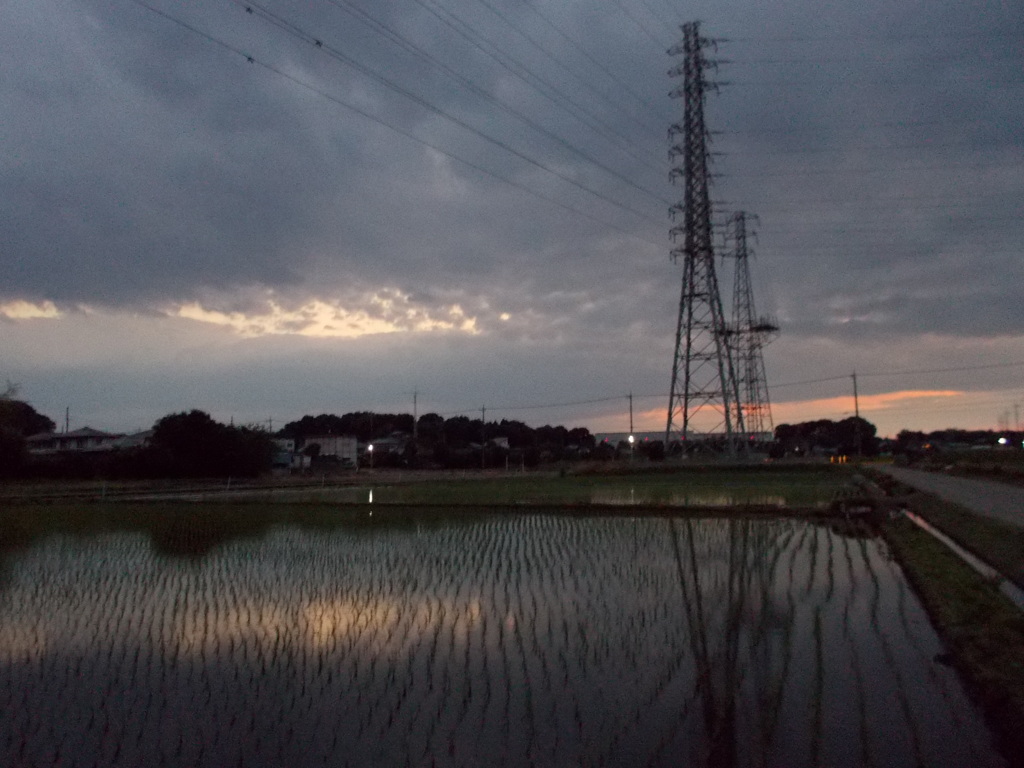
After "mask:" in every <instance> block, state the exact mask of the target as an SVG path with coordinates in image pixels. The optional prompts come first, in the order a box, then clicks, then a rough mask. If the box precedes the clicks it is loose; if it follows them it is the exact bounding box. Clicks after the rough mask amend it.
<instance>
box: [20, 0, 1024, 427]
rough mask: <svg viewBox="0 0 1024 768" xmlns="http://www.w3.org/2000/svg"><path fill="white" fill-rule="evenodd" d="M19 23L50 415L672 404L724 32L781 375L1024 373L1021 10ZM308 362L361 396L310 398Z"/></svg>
mask: <svg viewBox="0 0 1024 768" xmlns="http://www.w3.org/2000/svg"><path fill="white" fill-rule="evenodd" d="M4 16H5V24H4V25H2V28H0V67H2V70H0V71H3V72H4V76H3V78H0V110H2V114H3V121H2V128H0V135H2V137H3V146H4V147H5V153H4V155H3V157H2V158H0V212H2V216H0V273H2V275H3V280H0V310H2V315H3V317H4V318H6V319H3V322H0V354H2V355H3V359H4V360H5V366H4V368H5V369H4V370H0V375H3V376H6V377H7V378H9V379H12V380H15V381H19V382H21V383H22V385H23V391H24V394H25V395H26V396H27V397H29V399H32V400H33V401H34V402H35V403H36V405H37V407H41V408H42V409H43V410H49V411H50V412H51V415H53V412H55V411H58V409H59V411H62V410H63V407H64V406H65V405H68V404H69V403H68V401H71V402H73V403H78V406H77V410H78V411H80V412H81V413H82V416H81V418H82V419H89V420H90V421H95V422H100V421H106V422H107V423H95V424H93V426H99V427H104V426H108V427H111V428H117V427H120V428H127V427H128V426H130V425H129V424H127V423H115V422H118V417H117V414H118V413H119V412H121V411H123V409H120V408H119V407H118V403H127V402H130V403H133V404H134V405H133V406H132V409H131V410H132V413H133V414H134V415H133V416H132V418H131V422H132V423H131V425H136V424H135V423H136V422H139V424H138V425H145V422H146V421H147V420H151V419H152V418H156V417H158V416H160V415H162V413H164V412H167V410H168V409H170V408H184V407H190V406H193V405H194V406H196V407H203V406H204V404H207V406H206V407H209V408H211V409H212V410H215V411H216V412H217V415H219V416H221V417H226V416H227V415H228V414H229V412H230V414H231V415H236V414H237V415H238V416H239V418H245V417H252V418H255V417H256V416H257V415H260V417H261V418H262V416H263V415H265V414H268V413H270V414H271V415H274V416H277V417H278V418H282V419H285V418H289V419H290V418H296V417H298V416H301V415H302V413H303V412H306V411H305V409H309V408H314V407H319V408H322V409H324V410H334V411H336V412H343V411H345V410H348V409H350V408H355V407H380V408H386V407H398V406H399V405H400V404H401V403H404V402H405V399H406V394H407V392H408V391H411V390H412V389H413V388H414V387H419V388H421V389H426V390H430V391H431V392H432V393H433V394H432V396H433V398H434V401H435V405H436V408H437V410H444V409H448V410H456V409H458V408H459V407H461V406H462V405H464V404H474V403H485V402H488V401H489V402H492V403H498V402H504V403H513V402H518V403H522V404H531V403H532V404H541V403H558V402H572V401H576V400H586V399H592V398H593V399H597V398H602V397H604V396H609V397H611V396H618V395H620V394H624V393H625V392H628V391H635V392H638V393H647V394H650V395H651V397H652V400H651V401H650V404H651V408H652V410H653V409H654V408H655V405H656V404H657V402H659V401H657V399H656V397H655V396H656V395H658V396H660V395H661V394H663V393H664V394H667V385H668V375H669V367H670V363H671V353H672V344H673V334H674V330H675V313H676V310H677V306H678V290H679V279H680V269H679V266H678V265H674V264H672V263H671V262H670V261H669V259H668V251H669V248H670V244H669V241H668V237H667V233H668V228H669V226H670V223H669V221H668V218H667V208H668V205H670V204H671V203H672V202H674V201H675V200H677V199H678V198H679V196H680V194H681V193H680V191H679V190H678V189H676V188H673V187H672V186H671V185H670V184H669V183H668V169H669V165H668V161H667V156H666V152H667V147H668V142H667V138H666V135H667V129H668V126H669V125H670V124H671V122H673V121H675V120H678V119H679V117H680V109H681V104H680V103H679V102H678V101H673V100H671V99H669V98H668V92H669V91H670V90H671V89H672V88H673V87H674V86H675V85H676V82H675V81H673V80H671V79H670V78H669V77H667V76H666V71H667V70H668V69H669V67H670V66H672V65H673V63H674V62H673V60H672V59H671V57H669V56H667V55H666V49H667V48H668V47H670V46H671V45H672V44H673V43H675V42H676V41H677V39H678V38H679V37H680V33H679V29H678V25H679V24H681V23H682V22H685V21H689V20H691V19H693V18H700V19H702V23H703V26H702V31H703V32H704V33H705V34H706V35H709V36H711V37H718V38H722V41H721V42H720V43H719V44H718V47H717V49H716V50H714V51H711V52H710V54H709V55H711V56H712V57H718V58H720V59H722V60H723V62H722V64H721V65H720V66H719V68H718V69H717V70H715V71H714V72H713V73H712V74H713V75H714V77H715V79H716V80H718V81H720V82H721V86H720V88H718V89H717V90H716V91H713V92H711V93H710V94H709V96H708V105H707V116H708V122H709V128H710V129H711V130H712V131H713V135H712V144H713V147H712V148H713V150H714V151H715V152H716V154H715V156H714V163H713V167H714V171H715V172H716V178H715V183H714V189H713V193H712V196H713V197H714V198H715V200H716V201H718V203H719V204H718V206H717V212H718V214H719V216H720V217H722V218H724V216H725V215H726V214H727V213H728V212H729V211H731V210H747V211H749V212H752V213H755V214H758V215H759V217H760V223H759V226H758V229H759V234H758V237H757V240H756V242H755V243H754V246H755V252H756V259H755V265H754V267H755V276H756V279H757V284H756V286H755V288H756V290H757V292H758V293H757V299H758V309H759V310H760V311H762V312H764V313H766V314H770V315H772V316H773V317H775V318H777V319H778V321H779V324H780V325H781V327H782V334H783V335H782V337H781V338H780V340H779V341H778V342H776V343H775V344H773V345H771V346H769V347H768V349H767V350H766V361H767V366H768V371H769V377H770V379H771V380H773V381H776V382H781V383H783V384H785V383H786V382H794V381H797V380H802V379H816V378H828V377H830V376H833V375H842V374H845V373H847V372H848V371H851V370H853V369H854V368H855V367H858V368H860V370H863V371H867V372H872V371H873V372H875V373H878V374H883V373H886V372H893V373H895V372H898V371H900V370H914V369H922V370H924V369H929V370H930V369H935V368H940V367H942V364H943V363H945V362H946V361H947V354H946V353H945V352H944V351H943V350H954V349H955V350H957V352H956V354H955V355H952V356H950V357H953V356H955V357H956V360H957V363H958V365H962V366H963V367H966V368H970V367H972V366H973V367H978V366H985V365H991V364H996V363H1005V362H1018V361H1024V343H1021V333H1022V331H1024V309H1022V308H1021V303H1020V301H1019V287H1018V286H1019V285H1020V284H1021V283H1022V281H1024V262H1022V259H1021V258H1020V256H1021V245H1022V240H1024V236H1022V234H1021V232H1022V230H1021V227H1020V223H1021V214H1022V210H1021V200H1022V199H1024V77H1022V75H1021V72H1022V71H1024V45H1022V42H1024V17H1022V16H1021V15H1020V13H1019V8H1014V7H1012V4H1010V3H1000V2H992V3H987V4H982V5H980V6H979V5H978V4H971V5H970V6H967V5H965V4H962V3H954V2H946V1H945V0H943V1H942V2H938V3H929V4H909V5H908V4H901V5H900V6H898V7H895V6H893V4H891V3H886V2H881V1H880V0H877V1H872V2H867V3H858V4H845V3H830V4H826V5H822V4H820V3H809V2H795V1H794V2H786V3H773V4H771V6H770V7H768V6H765V5H764V4H759V3H741V4H735V3H729V4H726V3H711V2H705V3H691V4H684V3H676V2H669V0H614V1H611V0H609V1H608V2H593V3H589V2H579V3H556V2H552V1H551V0H531V1H530V2H515V3H512V2H508V1H507V0H408V1H403V2H394V3H385V4H380V3H372V2H369V1H368V0H337V2H329V1H328V0H324V2H316V3H307V2H297V1H291V0H265V1H264V2H261V3H258V4H254V3H244V2H231V1H230V0H218V1H217V2H209V3H203V4H191V3H178V2H173V1H172V0H146V2H132V1H131V0H33V1H31V2H29V0H12V2H10V3H8V4H7V7H6V9H5V13H4ZM721 270H722V271H721V275H720V278H721V283H722V286H723V293H724V294H725V295H726V297H728V295H729V291H730V279H731V275H730V272H729V265H728V264H727V263H725V262H723V263H722V267H721ZM90 334H92V335H90ZM317 337H322V338H317ZM937 340H938V341H937ZM40 345H45V348H43V346H40ZM897 349H898V350H901V353H900V354H899V355H892V354H890V353H891V352H892V351H893V350H897ZM210 350H213V351H212V352H210ZM254 350H259V352H258V353H257V352H254ZM208 352H209V354H210V355H211V357H210V359H207V357H206V356H205V355H206V354H207V353H208ZM253 360H255V361H256V362H253ZM99 361H102V364H99ZM296 370H299V371H303V372H304V375H305V377H306V378H305V379H304V381H306V382H307V386H308V390H310V391H317V390H321V391H323V390H326V389H328V388H329V389H330V391H331V392H332V396H331V397H317V396H310V394H309V391H306V392H305V393H303V392H302V391H301V390H302V387H299V388H298V389H296V387H295V386H294V385H290V384H286V383H285V382H287V381H289V380H290V379H289V377H290V376H293V375H294V373H293V372H294V371H296ZM356 370H358V371H359V372H360V373H359V375H356V374H355V373H354V371H356ZM169 371H174V372H176V373H174V374H173V375H170V374H169V373H168V372H169ZM186 371H187V372H188V374H187V375H186V373H185V372H186ZM342 371H344V372H345V373H344V374H342V373H341V372H342ZM290 372H292V373H290ZM182 377H185V378H189V377H191V378H192V379H194V383H193V384H192V385H190V386H185V385H184V384H182ZM933 379H934V377H930V376H924V375H922V376H921V377H918V378H917V379H914V380H912V381H905V380H901V381H899V382H895V381H890V380H887V379H885V378H884V377H882V376H880V377H879V378H877V379H876V380H874V381H875V383H874V384H872V383H871V382H872V380H871V379H870V377H869V378H868V379H866V381H867V386H869V387H872V386H874V388H875V390H876V391H877V392H884V391H887V389H891V388H892V387H894V386H896V385H897V383H898V384H900V385H901V386H911V387H918V388H921V389H928V388H930V387H932V386H933V385H934V384H935V383H936V382H935V381H934V380H933ZM953 379H954V380H952V381H949V382H944V385H946V386H958V387H960V388H963V389H968V390H975V389H978V388H979V386H980V385H979V383H978V377H971V376H970V375H969V373H964V374H963V375H962V376H961V377H960V378H959V379H957V378H956V377H953ZM169 380H173V381H177V382H178V388H177V392H178V394H179V395H184V394H185V393H187V395H188V397H184V396H165V394H166V393H167V392H168V391H169V390H168V387H166V386H164V385H158V384H157V383H156V382H161V381H163V382H167V381H169ZM89 381H93V382H103V384H102V386H100V385H98V384H97V385H93V384H88V383H87V382H89ZM382 381H383V382H386V384H385V385H383V386H382V385H381V384H380V382H382ZM986 381H987V380H986ZM76 382H77V384H76ZM375 382H376V383H375ZM984 386H986V387H989V388H991V389H992V390H993V391H994V390H996V389H998V390H999V391H1000V392H1003V391H1007V390H1012V389H1013V383H1012V381H1009V380H1004V381H1001V382H1000V381H991V382H989V381H987V383H986V384H985V385H984ZM368 390H370V391H372V392H373V393H374V397H368V396H367V395H366V392H367V391H368ZM160 393H164V394H160ZM284 393H287V395H285V394H284ZM836 393H837V392H836V387H835V386H833V387H832V388H831V391H829V387H828V386H826V387H824V388H823V387H821V386H820V385H815V386H809V387H807V388H805V389H803V390H789V391H786V390H784V389H783V390H780V393H779V395H778V396H783V395H785V396H787V397H788V396H789V395H792V397H793V398H794V399H799V398H801V397H805V398H807V399H811V398H815V397H822V396H827V395H828V394H836ZM1000 397H1002V395H1000ZM186 400H187V402H186ZM370 401H372V402H370ZM986 408H990V412H988V413H987V415H986V413H983V412H981V411H979V412H978V413H977V414H975V415H974V416H972V418H973V419H975V421H976V422H977V421H979V420H983V419H984V418H989V419H990V420H991V419H994V416H995V413H994V409H995V406H994V405H993V406H991V407H990V406H986ZM615 409H619V410H621V404H614V405H611V406H608V407H607V408H606V407H604V406H601V407H595V408H590V409H587V408H577V409H567V410H565V411H563V412H561V413H559V412H554V413H550V414H549V413H546V412H545V413H543V414H538V418H544V419H545V420H546V419H548V418H549V417H550V418H551V419H553V420H573V419H575V420H577V421H579V422H581V423H582V422H585V421H586V420H587V419H597V420H601V419H611V418H613V417H614V416H615V412H616V411H615ZM90 414H91V415H90ZM510 415H512V416H516V417H519V418H523V417H524V416H526V415H527V414H526V413H519V414H511V413H510ZM940 417H941V414H939V415H937V416H936V418H940ZM652 418H653V417H652ZM914 418H917V417H916V416H915V417H914ZM922 418H923V416H922ZM124 420H125V419H124V418H122V419H121V421H124ZM909 421H912V419H910V418H909V417H908V422H909ZM912 425H913V424H910V423H908V426H912ZM659 426H663V425H658V424H652V425H651V428H658V427H659Z"/></svg>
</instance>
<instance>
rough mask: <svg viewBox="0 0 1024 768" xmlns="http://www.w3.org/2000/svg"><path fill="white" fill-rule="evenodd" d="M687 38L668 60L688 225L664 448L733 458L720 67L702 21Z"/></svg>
mask: <svg viewBox="0 0 1024 768" xmlns="http://www.w3.org/2000/svg"><path fill="white" fill-rule="evenodd" d="M682 31H683V40H682V42H681V43H679V44H678V45H675V46H673V47H672V48H670V49H669V51H668V53H669V55H670V56H678V55H680V54H681V55H682V57H683V60H682V62H680V63H679V64H678V65H677V66H675V67H673V68H672V69H671V70H669V75H670V76H672V77H678V76H680V75H682V76H683V84H682V86H680V87H679V88H677V89H675V90H673V91H672V92H671V94H670V96H672V97H673V98H682V100H683V120H682V122H680V123H676V124H674V125H673V126H672V127H671V128H669V139H670V140H672V141H674V144H673V146H672V148H671V149H670V150H669V161H670V162H672V164H673V167H672V170H671V171H670V173H669V179H670V180H671V181H672V182H673V183H674V184H682V186H683V199H682V201H680V202H679V203H677V204H676V205H673V206H672V207H671V208H670V209H669V214H670V215H671V216H672V218H673V219H675V218H676V216H678V215H681V216H682V219H683V221H682V223H681V224H679V225H677V226H675V227H673V228H672V229H671V230H670V231H669V234H670V235H671V237H672V240H673V241H675V240H676V238H678V237H679V236H682V237H683V244H682V247H677V248H673V249H672V251H671V256H672V259H673V261H678V260H679V259H682V260H683V284H682V290H681V293H680V296H679V317H678V320H677V322H676V345H675V357H674V359H673V361H672V387H671V390H670V394H669V402H668V424H667V426H666V428H665V443H666V445H668V444H669V443H671V442H672V441H673V440H680V441H682V442H683V444H684V446H686V448H685V449H686V450H689V445H691V444H688V442H687V441H691V440H692V439H693V438H694V437H699V438H704V439H703V440H700V441H699V442H697V443H696V445H695V447H698V448H700V447H709V446H710V445H711V444H712V443H713V442H714V441H721V440H722V439H724V441H725V448H726V451H727V452H728V453H729V454H734V453H735V450H736V444H735V440H734V434H736V433H739V434H743V433H744V432H745V430H744V427H743V412H742V410H740V409H739V408H738V403H739V389H738V387H737V383H736V377H735V373H734V371H733V363H732V358H731V356H730V354H729V343H728V342H729V339H728V328H727V327H726V322H725V317H724V314H723V311H722V297H721V295H720V293H719V290H718V277H717V276H716V274H715V254H714V244H713V242H712V240H713V238H712V228H711V202H710V198H709V186H710V180H711V174H710V173H709V170H708V163H709V153H708V146H707V145H708V130H707V127H706V126H705V124H704V101H705V94H706V92H707V89H708V88H709V87H712V84H711V83H709V82H708V80H707V79H706V77H705V72H706V70H707V69H708V68H713V67H714V66H715V63H714V62H713V61H710V60H709V59H708V58H707V56H706V55H705V49H706V48H708V47H709V46H711V45H713V42H712V41H711V40H709V39H708V38H706V37H702V36H701V34H700V25H699V22H696V21H694V22H689V23H687V24H683V25H682ZM677 137H678V138H677Z"/></svg>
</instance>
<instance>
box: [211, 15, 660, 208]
mask: <svg viewBox="0 0 1024 768" xmlns="http://www.w3.org/2000/svg"><path fill="white" fill-rule="evenodd" d="M231 1H232V2H233V3H234V4H235V5H239V6H241V7H243V8H245V9H246V12H248V13H250V14H252V15H257V16H259V17H260V18H263V19H264V20H266V21H268V22H270V23H271V24H273V25H274V26H276V27H278V28H279V29H281V30H283V31H284V32H286V33H288V34H289V35H291V36H293V37H295V38H296V39H298V40H301V41H303V42H304V43H306V44H308V45H310V46H312V47H314V48H316V49H317V50H322V51H323V52H324V53H325V54H327V55H328V56H331V57H332V58H334V59H336V60H338V61H341V62H343V63H344V64H346V65H348V66H350V67H352V68H353V69H355V70H356V71H358V72H360V73H362V74H363V75H365V76H366V77H369V78H370V79H372V80H374V81H376V82H378V83H380V84H381V85H384V86H385V87H387V88H389V89H391V90H393V91H394V92H396V93H398V94H400V95H402V96H404V97H405V98H407V99H409V100H410V101H413V102H414V103H416V104H418V105H420V106H421V107H423V108H424V109H427V110H429V111H431V112H433V113H434V114H437V115H439V116H441V117H443V118H444V119H446V120H448V121H450V122H451V123H452V124H454V125H457V126H458V127H460V128H462V129H464V130H466V131H469V132H470V133H473V134H474V135H476V136H478V137H479V138H481V139H482V140H484V141H485V142H487V143H489V144H492V145H494V146H496V147H498V148H499V149H502V150H504V151H505V152H507V153H509V154H511V155H514V156H515V157H517V158H519V159H520V160H522V161H523V162H526V163H528V164H530V165H532V166H534V167H536V168H538V169H540V170H542V171H544V172H546V173H549V174H551V175H552V176H556V177H557V178H559V179H561V180H562V181H564V182H565V183H567V184H569V185H571V186H573V187H576V188H577V189H579V190H581V191H583V192H587V193H588V194H591V195H593V196H594V197H597V198H599V199H601V200H603V201H604V202H606V203H609V204H611V205H614V206H616V207H618V208H621V209H622V210H624V211H628V212H629V213H631V214H633V215H634V216H637V217H638V218H641V219H645V220H647V221H649V222H651V223H653V224H656V225H658V226H661V225H662V224H663V222H662V221H659V220H655V219H653V218H652V217H650V216H649V215H648V214H646V213H644V212H641V211H638V210H636V209H635V208H632V207H630V206H628V205H625V204H624V203H621V202H619V201H617V200H615V199H614V198H612V197H609V196H608V195H606V194H604V193H603V192H600V191H598V190H595V189H593V188H592V187H590V186H588V185H586V184H584V183H583V182H581V181H579V180H577V179H574V178H572V177H571V176H569V175H568V174H566V173H562V172H561V171H558V170H557V169H555V168H552V167H551V166H549V165H547V164H546V163H543V162H541V161H540V160H537V159H536V158H534V157H531V156H530V155H528V154H526V153H525V152H522V151H520V150H518V149H516V148H515V147H513V146H512V145H510V144H509V143H508V142H506V141H503V140H501V139H498V138H495V137H493V136H491V135H489V134H487V133H484V132H483V131H481V130H480V129H478V128H476V127H474V126H473V125H471V124H470V123H468V122H466V121H465V120H463V119H462V118H460V117H458V116H457V115H454V114H452V113H451V112H450V111H448V110H446V109H444V108H442V107H439V106H438V105H436V104H434V103H433V102H431V101H429V100H428V99H425V98H423V97H422V96H420V95H419V94H417V93H415V92H414V91H411V90H409V89H408V88H406V87H405V86H403V85H401V84H399V83H397V82H396V81H395V80H394V79H392V78H390V77H388V76H386V75H384V74H382V73H381V72H380V71H378V70H375V69H373V68H372V67H369V66H367V65H366V64H364V63H362V62H360V61H358V60H357V59H354V58H353V57H351V56H349V55H347V54H345V53H344V52H342V51H341V50H339V49H338V48H335V47H334V46H332V45H330V44H329V43H327V42H325V41H324V40H322V39H321V38H320V37H319V36H317V35H314V34H312V33H310V32H308V31H306V30H304V29H302V28H301V27H299V26H298V25H296V24H294V23H293V22H290V21H288V20H287V19H284V18H283V17H281V16H278V15H277V14H275V13H273V12H272V11H269V10H267V9H266V8H265V7H264V6H262V5H260V4H259V3H257V2H255V1H254V0H231ZM644 191H646V190H644ZM658 199H659V200H660V198H658ZM666 202H667V201H666Z"/></svg>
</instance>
